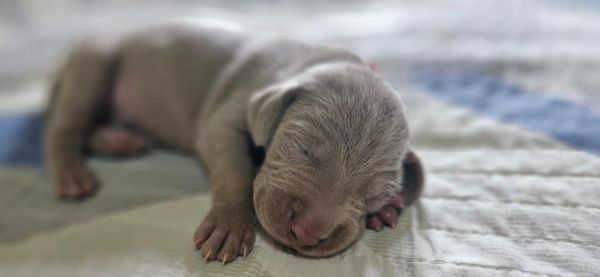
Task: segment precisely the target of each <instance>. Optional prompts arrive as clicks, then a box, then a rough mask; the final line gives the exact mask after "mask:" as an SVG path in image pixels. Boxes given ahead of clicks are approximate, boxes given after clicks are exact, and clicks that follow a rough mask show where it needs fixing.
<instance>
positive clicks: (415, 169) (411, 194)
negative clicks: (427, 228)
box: [402, 149, 425, 206]
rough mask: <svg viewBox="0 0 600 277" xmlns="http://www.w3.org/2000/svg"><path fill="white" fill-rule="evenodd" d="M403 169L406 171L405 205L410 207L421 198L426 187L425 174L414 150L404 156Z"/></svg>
mask: <svg viewBox="0 0 600 277" xmlns="http://www.w3.org/2000/svg"><path fill="white" fill-rule="evenodd" d="M402 168H403V170H404V175H403V177H402V196H403V198H404V205H406V206H408V205H410V204H411V203H413V202H415V201H416V200H417V199H418V198H419V196H421V193H422V192H423V187H424V186H425V173H424V171H423V166H422V165H421V160H419V156H417V154H415V152H414V151H413V150H412V149H410V150H408V153H406V156H404V160H403V161H402Z"/></svg>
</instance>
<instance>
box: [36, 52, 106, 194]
mask: <svg viewBox="0 0 600 277" xmlns="http://www.w3.org/2000/svg"><path fill="white" fill-rule="evenodd" d="M114 67H115V57H114V54H113V52H112V50H109V49H104V48H101V47H98V46H95V45H93V44H91V43H86V44H85V45H82V46H80V47H79V48H77V49H75V50H74V51H73V52H72V53H71V55H70V57H69V58H68V60H67V63H66V64H65V66H64V67H63V68H62V70H61V72H60V74H59V76H58V78H57V80H56V81H55V84H54V85H53V88H52V92H51V93H52V95H51V99H50V106H49V110H48V124H47V127H46V137H45V142H44V143H45V151H46V152H45V155H46V166H47V169H48V170H49V173H50V175H51V177H52V179H53V182H54V184H55V185H56V187H57V192H58V195H59V196H61V197H63V198H67V199H80V198H83V197H85V196H88V195H90V194H92V193H93V192H94V191H95V190H96V188H97V186H98V183H97V181H96V179H95V177H94V175H93V173H92V172H91V171H90V170H89V169H88V167H87V166H86V163H85V160H84V157H83V146H84V139H85V136H86V134H87V133H88V132H89V131H90V130H91V128H92V124H93V122H94V120H95V117H96V116H97V115H98V112H99V110H100V109H101V108H102V105H105V104H106V102H107V100H108V96H109V92H110V90H111V89H112V82H113V80H112V79H113V77H114V76H113V74H114Z"/></svg>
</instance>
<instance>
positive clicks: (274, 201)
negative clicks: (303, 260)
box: [254, 68, 421, 257]
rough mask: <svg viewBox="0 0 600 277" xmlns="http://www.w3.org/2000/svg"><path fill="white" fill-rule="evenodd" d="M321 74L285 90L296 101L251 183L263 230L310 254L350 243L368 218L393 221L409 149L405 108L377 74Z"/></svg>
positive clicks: (372, 224) (378, 223) (376, 223)
mask: <svg viewBox="0 0 600 277" xmlns="http://www.w3.org/2000/svg"><path fill="white" fill-rule="evenodd" d="M318 72H319V73H314V74H315V75H316V77H314V78H312V79H310V80H307V81H304V82H303V83H302V85H301V87H300V88H294V89H295V90H292V91H289V92H287V93H291V94H294V96H293V98H294V101H293V102H292V103H290V104H289V107H288V108H287V109H286V110H285V112H284V115H283V116H282V119H281V122H280V123H279V124H278V127H277V129H276V131H275V132H274V135H273V137H272V139H271V144H270V145H269V148H268V151H267V155H266V159H265V162H264V164H263V166H262V168H261V170H260V171H259V173H258V175H257V177H256V179H255V181H254V206H255V209H256V214H257V217H258V220H259V221H260V223H261V225H262V227H263V228H264V229H265V231H266V232H267V233H268V234H269V235H270V236H271V237H272V238H273V239H274V240H276V241H278V242H279V243H281V244H283V245H285V246H287V247H290V248H292V249H294V250H295V251H297V252H298V253H301V254H303V255H307V256H312V257H323V256H330V255H333V254H336V253H338V252H340V251H342V250H343V249H346V248H347V247H349V246H350V245H351V244H352V243H353V242H355V241H356V240H357V239H358V238H359V237H360V235H361V234H362V232H363V230H364V226H365V224H366V226H367V227H369V228H372V229H375V230H377V231H379V230H381V229H382V227H383V226H384V225H387V226H390V227H394V226H395V223H396V220H397V215H398V213H399V209H401V208H403V207H404V205H405V199H404V198H405V197H404V196H405V195H403V194H402V189H403V187H402V179H403V176H404V174H405V172H404V168H405V167H404V166H403V162H402V161H403V159H402V157H404V156H405V155H406V153H407V152H408V151H409V149H408V146H407V138H408V129H407V125H406V122H405V119H404V118H405V116H404V111H403V107H402V105H401V104H400V102H399V99H398V98H396V97H395V94H394V92H393V91H391V89H390V88H389V87H388V86H387V85H385V84H384V83H383V82H382V81H381V80H380V79H379V78H378V77H377V76H375V75H374V74H373V73H371V72H369V71H367V70H365V69H364V68H346V69H343V70H340V69H337V71H336V72H330V71H328V70H327V69H323V71H322V72H321V71H318ZM344 76H352V78H350V77H344ZM280 97H285V96H280ZM411 153H412V152H411ZM411 155H413V154H411ZM419 170H420V168H419ZM415 173H416V174H421V172H408V174H415ZM407 176H408V175H407ZM418 186H420V185H418ZM406 200H409V201H412V200H411V199H406ZM367 213H368V215H367ZM296 225H298V226H300V227H297V228H294V227H295V226H296ZM290 226H291V228H290Z"/></svg>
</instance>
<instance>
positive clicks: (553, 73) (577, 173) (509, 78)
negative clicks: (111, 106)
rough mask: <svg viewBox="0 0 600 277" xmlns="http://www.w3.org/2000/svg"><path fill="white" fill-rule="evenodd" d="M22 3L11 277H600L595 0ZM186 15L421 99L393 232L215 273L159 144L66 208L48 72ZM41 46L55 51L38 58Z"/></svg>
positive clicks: (14, 82)
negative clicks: (298, 49) (232, 27)
mask: <svg viewBox="0 0 600 277" xmlns="http://www.w3.org/2000/svg"><path fill="white" fill-rule="evenodd" d="M74 2H77V1H74ZM89 2H90V3H92V2H94V1H89ZM22 3H23V4H21V5H8V6H7V7H9V8H10V9H9V10H11V9H12V10H14V11H18V12H15V13H14V14H18V15H19V16H24V18H26V19H29V21H28V22H29V23H28V25H27V26H28V27H27V28H29V29H23V28H21V27H22V26H21V25H22V24H23V22H24V21H23V20H22V18H21V19H19V18H16V19H14V20H5V21H0V27H2V28H0V59H1V60H2V61H3V63H2V64H1V65H0V80H2V82H0V276H496V275H502V276H505V275H508V276H538V275H541V276H597V275H599V274H600V263H599V262H598V261H600V231H599V230H600V204H599V203H600V202H599V200H600V158H599V155H600V92H598V90H599V89H600V82H599V81H598V80H600V48H598V47H597V46H598V45H600V25H598V24H597V22H600V9H599V8H600V6H598V5H597V4H596V3H595V2H594V1H567V0H556V1H534V0H532V1H520V0H498V1H491V0H490V1H475V0H458V1H452V2H442V1H374V2H369V3H364V2H363V1H357V2H353V1H351V2H349V3H347V5H346V6H343V7H342V6H340V5H341V4H340V2H327V3H321V2H318V3H317V2H312V1H308V2H306V3H295V2H282V3H281V4H279V5H272V4H269V3H266V2H257V3H254V4H252V5H249V4H242V3H241V2H240V3H238V4H239V5H238V4H236V5H230V4H231V3H229V2H227V1H225V3H221V2H219V3H213V2H207V3H189V2H187V1H183V2H181V3H179V2H177V3H175V4H173V3H171V2H169V3H167V1H164V2H163V1H154V2H153V5H150V6H149V7H146V8H144V12H143V13H141V12H139V11H138V10H137V9H133V8H132V7H131V6H128V5H127V4H123V2H122V1H121V2H120V1H107V3H108V4H104V6H102V5H99V4H97V5H96V6H93V7H88V6H86V5H84V4H81V5H74V6H72V7H70V8H69V9H67V10H69V11H73V10H76V11H78V12H79V13H77V14H75V15H72V16H66V17H65V16H58V15H54V16H56V17H57V18H58V17H60V18H61V19H60V20H58V19H54V20H53V21H51V22H52V24H43V23H47V22H49V21H48V20H50V19H52V15H45V16H43V17H41V18H34V19H32V18H29V17H28V16H27V14H28V12H31V9H33V10H36V11H38V12H39V11H40V7H39V6H34V5H33V4H31V5H32V6H28V5H29V4H27V3H29V2H28V1H23V2H22ZM86 3H87V2H86ZM36 5H43V4H39V3H38V4H36ZM98 5H99V6H98ZM41 10H43V9H41ZM134 11H136V12H134ZM34 14H37V13H34ZM107 14H110V15H111V17H106V15H107ZM174 15H187V16H192V17H201V18H206V17H209V16H210V17H217V18H219V19H220V20H222V19H226V20H229V21H235V22H238V23H242V24H244V25H246V26H248V27H251V28H257V29H261V28H264V29H270V30H273V29H275V30H277V31H281V32H284V33H288V34H293V35H294V36H298V37H302V38H304V39H306V40H309V41H320V42H327V43H335V44H340V45H343V46H346V47H349V48H351V49H353V50H354V51H356V52H357V53H359V54H360V55H361V56H362V57H363V58H364V59H365V60H366V61H368V62H370V63H372V64H373V65H374V67H375V68H377V71H378V72H379V74H381V75H382V76H383V77H385V78H386V79H387V80H389V81H390V83H391V84H392V86H393V87H394V88H395V89H396V90H397V91H398V92H399V93H400V94H401V96H402V98H403V100H404V102H405V104H406V107H407V110H408V116H409V121H410V126H411V133H412V146H413V147H414V148H415V149H416V151H417V152H418V153H419V154H420V155H421V157H422V158H423V161H424V164H425V166H426V167H427V186H426V189H425V192H424V195H423V197H422V198H421V199H420V200H419V201H418V202H416V203H415V205H413V206H411V207H409V208H407V209H405V210H404V211H403V213H402V215H401V217H400V219H399V222H398V225H397V226H396V228H395V229H385V230H384V231H382V232H373V231H371V230H367V231H366V232H365V233H364V235H363V237H362V238H361V239H360V240H359V241H358V242H357V243H356V244H355V245H354V246H352V247H351V248H350V249H348V250H347V251H345V252H343V253H342V254H340V255H337V256H334V257H331V258H325V259H310V258H304V257H299V256H295V255H292V254H289V253H286V252H283V251H281V250H280V249H278V248H277V247H276V246H274V245H271V244H270V243H269V242H268V240H265V239H263V236H264V234H259V235H258V237H257V243H256V246H255V249H254V251H253V252H252V253H251V254H250V255H249V256H248V257H247V258H246V259H240V260H238V261H236V262H234V263H231V264H228V265H226V266H222V265H221V264H218V263H208V264H207V263H205V262H204V261H203V260H202V258H201V257H200V254H199V253H198V252H197V251H195V250H194V249H193V247H192V242H191V237H192V232H193V231H194V230H195V227H196V226H197V224H198V223H199V222H200V221H201V219H202V218H203V216H204V215H205V214H206V213H207V211H208V208H209V207H210V203H211V202H210V201H211V199H210V185H209V184H208V181H207V178H206V175H205V173H204V171H203V169H202V168H201V167H200V166H198V164H197V163H196V162H195V161H194V160H193V158H191V157H187V156H181V155H180V154H176V153H169V152H165V151H161V150H157V151H154V152H152V153H150V154H149V155H147V156H145V157H142V158H139V159H131V160H126V161H118V162H116V161H111V160H102V159H93V160H92V161H91V165H92V167H93V168H94V169H95V170H96V171H97V172H98V175H99V177H100V178H101V179H102V181H103V184H104V185H103V187H102V190H101V191H100V193H99V194H98V195H96V197H95V198H93V199H91V200H89V201H86V202H82V203H64V202H61V201H58V200H56V199H55V198H54V197H53V191H52V187H51V185H50V184H49V182H48V179H47V176H46V174H45V173H44V172H43V170H42V169H41V166H42V155H41V150H40V149H41V147H40V145H41V144H40V141H41V133H42V130H43V125H44V124H43V120H42V116H41V111H42V109H43V106H44V105H45V98H46V97H45V95H46V94H45V84H46V83H47V79H48V77H49V76H50V68H52V67H53V66H55V65H56V63H57V62H58V61H60V58H61V56H62V55H64V53H65V51H66V49H67V46H68V45H70V43H72V42H73V41H74V40H76V39H78V38H79V37H81V36H83V35H85V34H88V33H90V32H104V31H110V30H114V29H118V28H119V27H120V26H122V25H124V23H127V25H131V26H134V25H136V24H145V23H147V22H153V21H156V20H159V19H162V18H169V17H172V16H174ZM117 19H119V20H117ZM15 22H16V23H15ZM74 22H76V23H78V24H74ZM299 22H301V24H300V23H299ZM36 24H39V26H38V25H36ZM36 26H37V27H36ZM75 26H76V27H75ZM27 30H29V31H27ZM49 34H52V35H49ZM9 37H10V38H11V39H6V38H9ZM34 42H44V43H45V45H47V47H46V48H45V49H44V50H43V51H41V50H40V51H32V49H33V48H32V45H34V46H35V45H36V43H34ZM37 44H39V43H37Z"/></svg>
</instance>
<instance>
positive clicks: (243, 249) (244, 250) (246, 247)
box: [238, 229, 255, 258]
mask: <svg viewBox="0 0 600 277" xmlns="http://www.w3.org/2000/svg"><path fill="white" fill-rule="evenodd" d="M254 237H255V235H254V230H252V229H249V230H246V232H245V233H244V239H243V240H242V244H241V245H240V249H239V250H238V256H242V257H244V258H246V257H247V256H248V253H250V251H252V247H253V246H254Z"/></svg>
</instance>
